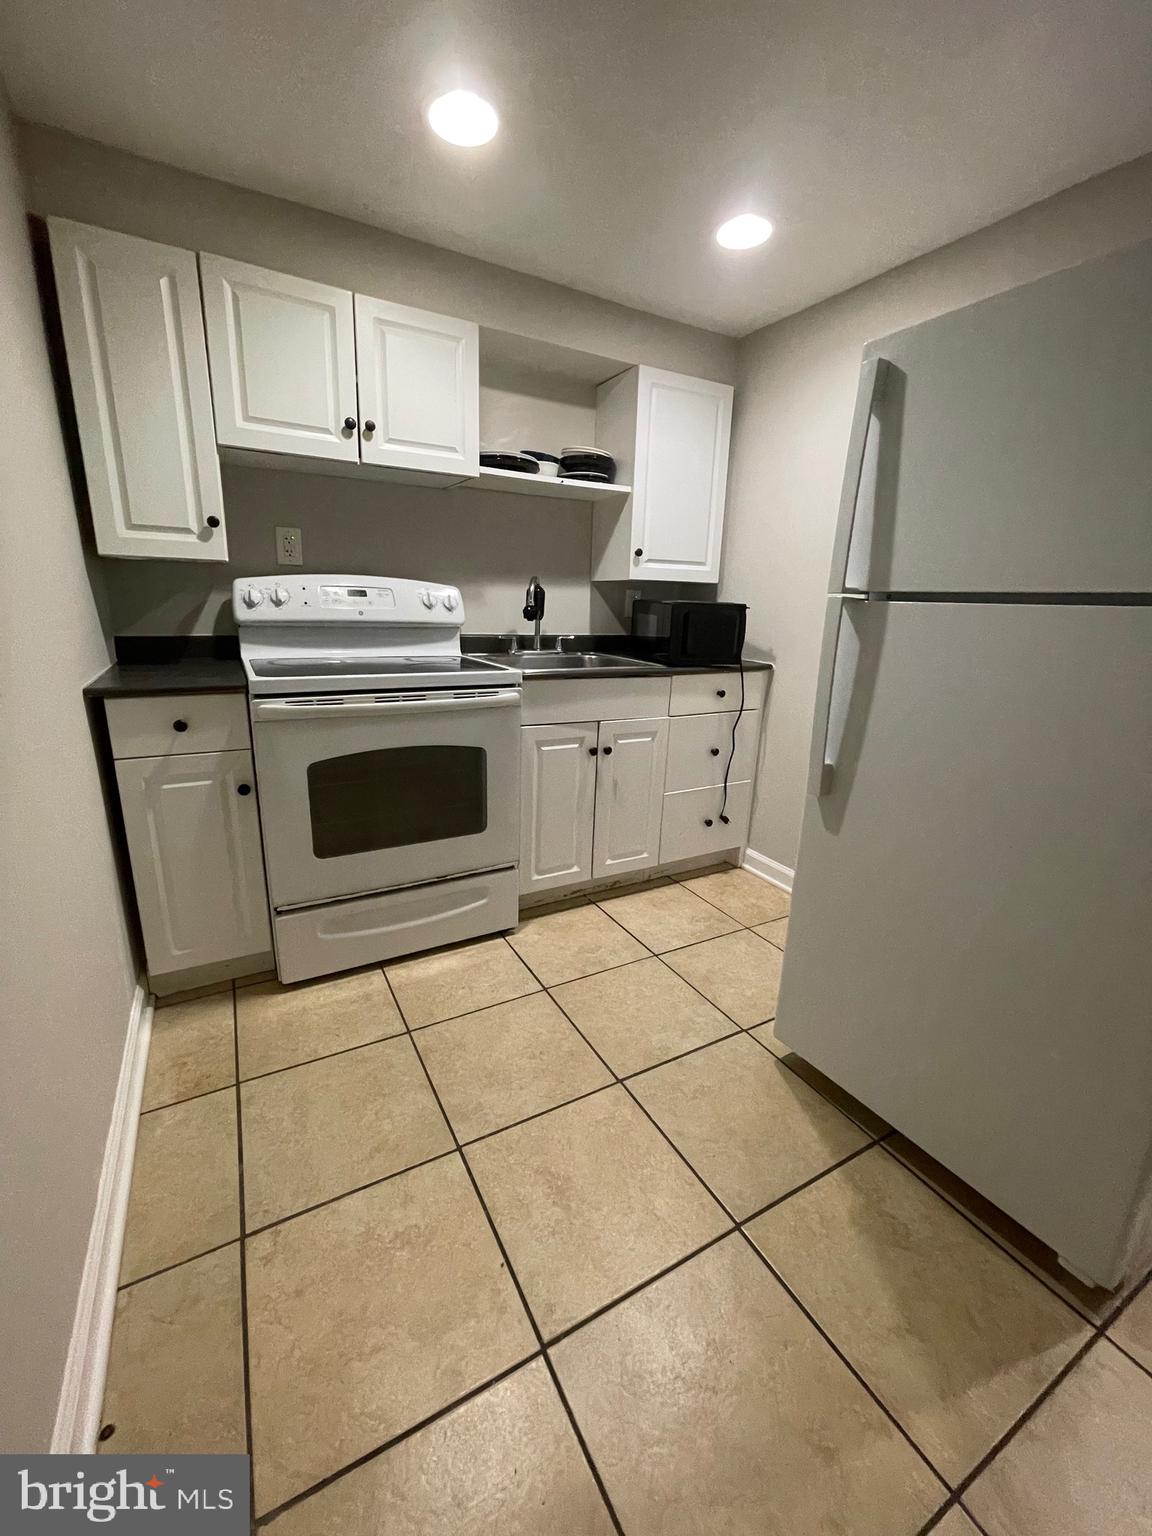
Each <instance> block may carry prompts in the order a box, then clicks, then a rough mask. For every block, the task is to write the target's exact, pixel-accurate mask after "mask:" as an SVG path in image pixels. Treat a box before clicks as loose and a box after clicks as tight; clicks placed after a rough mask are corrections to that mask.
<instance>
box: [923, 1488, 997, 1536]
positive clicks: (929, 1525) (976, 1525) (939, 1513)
mask: <svg viewBox="0 0 1152 1536" xmlns="http://www.w3.org/2000/svg"><path fill="white" fill-rule="evenodd" d="M954 1509H958V1510H960V1511H961V1512H962V1513H963V1514H965V1515H967V1517H968V1519H969V1521H970V1522H971V1524H972V1528H973V1529H974V1530H975V1531H976V1532H977V1533H978V1536H988V1532H987V1531H986V1530H985V1529H984V1527H983V1526H982V1525H981V1524H980V1522H979V1521H978V1520H977V1519H976V1518H975V1517H974V1516H973V1515H972V1512H971V1511H970V1510H969V1509H968V1508H967V1506H966V1505H964V1504H962V1503H961V1502H960V1496H959V1494H957V1493H955V1492H953V1493H950V1494H949V1495H948V1497H947V1498H946V1499H945V1500H944V1502H943V1504H941V1505H940V1507H939V1509H934V1510H933V1511H932V1513H931V1514H930V1515H929V1516H928V1519H927V1520H926V1521H925V1522H924V1524H923V1525H922V1526H921V1527H920V1528H919V1530H918V1531H917V1532H916V1536H929V1533H930V1532H931V1531H937V1530H939V1529H940V1526H941V1525H942V1524H943V1522H944V1521H945V1520H946V1519H947V1518H948V1516H949V1515H950V1514H951V1513H952V1511H953V1510H954Z"/></svg>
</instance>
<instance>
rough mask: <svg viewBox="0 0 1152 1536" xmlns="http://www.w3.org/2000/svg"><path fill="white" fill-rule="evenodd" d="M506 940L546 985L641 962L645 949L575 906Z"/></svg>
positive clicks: (591, 910)
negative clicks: (633, 961) (632, 961)
mask: <svg viewBox="0 0 1152 1536" xmlns="http://www.w3.org/2000/svg"><path fill="white" fill-rule="evenodd" d="M508 942H509V944H511V946H512V948H513V949H514V950H515V951H516V953H517V954H518V955H519V956H520V958H521V960H523V961H524V963H525V965H527V966H528V967H529V968H530V970H531V971H532V973H533V975H534V976H535V977H536V978H537V980H539V981H542V982H543V983H544V985H545V986H546V987H552V986H556V985H557V984H558V983H559V982H562V981H572V980H573V979H574V978H575V977H577V976H590V975H591V974H592V973H593V972H594V971H607V970H609V969H611V968H612V967H613V966H617V965H627V964H628V962H629V961H630V960H643V959H644V957H645V956H646V955H647V953H648V951H647V950H646V949H645V948H644V946H643V944H639V943H637V941H636V940H635V939H634V938H633V937H632V935H631V934H629V933H625V932H624V930H623V928H621V927H620V925H619V924H618V923H614V922H613V921H612V919H611V918H610V917H607V916H606V915H605V914H604V913H603V912H601V910H600V908H599V907H592V906H584V907H575V908H573V909H572V910H571V911H569V912H552V913H549V914H548V915H547V916H546V917H533V918H529V919H528V921H527V922H524V923H521V924H520V926H519V928H517V930H516V932H515V933H510V934H509V935H508Z"/></svg>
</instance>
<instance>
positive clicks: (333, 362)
mask: <svg viewBox="0 0 1152 1536" xmlns="http://www.w3.org/2000/svg"><path fill="white" fill-rule="evenodd" d="M200 275H201V279H202V282H203V288H204V320H205V324H206V326H207V329H208V355H209V358H210V359H211V363H212V398H213V400H214V402H215V405H216V437H217V441H218V442H220V443H221V444H226V445H227V446H229V447H233V448H256V449H261V450H263V451H264V452H268V453H290V454H299V455H303V456H304V457H307V458H315V459H338V460H342V461H347V462H351V463H353V464H354V463H356V461H357V459H358V458H359V456H360V448H359V432H358V420H357V412H356V348H355V339H354V326H353V320H352V295H351V293H349V292H348V291H347V290H346V289H344V288H329V287H328V286H327V285H326V284H324V283H312V282H308V281H307V280H306V279H304V278H301V277H289V276H287V275H285V274H284V273H283V272H268V271H266V270H265V269H264V268H263V267H251V266H248V265H247V264H246V263H245V262H242V261H229V260H227V259H225V258H224V257H222V256H204V255H202V256H201V257H200Z"/></svg>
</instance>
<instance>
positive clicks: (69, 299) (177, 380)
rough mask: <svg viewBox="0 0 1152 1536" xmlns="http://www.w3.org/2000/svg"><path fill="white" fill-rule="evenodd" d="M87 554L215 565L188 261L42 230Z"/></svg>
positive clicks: (215, 495)
mask: <svg viewBox="0 0 1152 1536" xmlns="http://www.w3.org/2000/svg"><path fill="white" fill-rule="evenodd" d="M48 232H49V239H50V241H51V247H52V264H53V268H54V270H55V274H56V291H57V294H58V297H59V305H60V319H61V324H62V327H63V331H64V344H65V348H66V350H67V354H68V372H69V376H70V378H71V382H72V394H73V399H74V401H75V406H76V419H77V424H78V426H79V431H80V444H81V448H82V450H83V454H84V469H85V474H86V477H87V481H88V496H89V500H90V502H91V506H92V522H93V526H94V528H95V532H96V548H97V549H98V550H99V552H100V553H101V554H102V555H118V556H122V557H123V556H128V557H145V556H146V557H150V558H152V559H168V560H226V559H227V558H228V544H227V539H226V537H225V532H224V508H223V503H222V500H221V495H220V467H219V463H218V461H217V456H216V435H215V430H214V427H213V421H212V397H211V392H210V389H209V384H208V360H207V355H206V352H205V347H204V328H203V323H202V321H201V315H200V290H199V283H198V280H197V274H196V257H195V255H194V254H193V253H192V252H191V251H181V250H176V249H174V248H172V247H171V246H167V245H157V244H155V243H154V242H152V241H151V240H137V239H135V238H133V237H132V236H130V235H121V234H116V233H114V232H112V231H111V230H105V229H94V228H92V227H90V226H89V225H86V224H74V223H71V222H70V221H68V220H66V219H49V220H48Z"/></svg>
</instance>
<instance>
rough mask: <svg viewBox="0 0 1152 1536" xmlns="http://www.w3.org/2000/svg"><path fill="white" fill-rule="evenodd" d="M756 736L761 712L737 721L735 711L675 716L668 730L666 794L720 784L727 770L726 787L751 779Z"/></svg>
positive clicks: (747, 711)
mask: <svg viewBox="0 0 1152 1536" xmlns="http://www.w3.org/2000/svg"><path fill="white" fill-rule="evenodd" d="M737 719H739V725H737ZM734 730H735V733H736V741H735V751H733V741H732V733H733V731H734ZM759 734H760V712H759V710H755V709H753V710H746V711H745V712H744V714H743V715H740V716H739V717H738V716H737V715H736V713H735V711H733V712H732V713H730V714H722V715H677V716H676V717H675V718H674V719H673V720H672V721H671V722H670V727H669V734H668V773H667V776H666V777H665V780H664V790H665V793H666V794H671V793H673V792H674V791H677V790H681V789H702V788H705V787H706V786H707V785H709V784H723V782H724V774H725V771H726V770H727V771H728V780H729V783H735V782H738V781H739V780H741V779H750V778H751V777H752V771H753V769H754V767H755V764H756V742H757V738H758V737H759ZM730 758H731V768H729V759H730Z"/></svg>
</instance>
